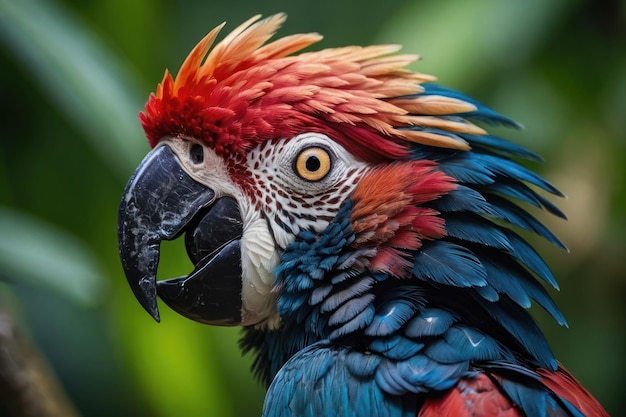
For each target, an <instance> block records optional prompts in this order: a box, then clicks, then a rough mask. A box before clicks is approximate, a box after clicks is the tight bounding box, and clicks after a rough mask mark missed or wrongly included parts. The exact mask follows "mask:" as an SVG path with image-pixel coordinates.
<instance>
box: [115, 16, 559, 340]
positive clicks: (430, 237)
mask: <svg viewBox="0 0 626 417" xmlns="http://www.w3.org/2000/svg"><path fill="white" fill-rule="evenodd" d="M284 19H285V17H284V16H283V15H276V16H272V17H269V18H267V19H264V20H259V17H258V16H257V17H253V18H252V19H250V20H248V21H247V22H245V23H244V24H242V25H241V26H239V27H238V28H236V29H235V30H234V31H233V32H232V33H230V34H228V35H227V36H226V37H225V38H224V39H223V40H222V41H220V42H219V43H217V44H216V45H215V46H213V47H212V45H213V43H214V41H215V39H216V37H217V36H218V33H219V32H220V30H221V28H222V26H223V25H222V26H219V27H217V28H216V29H214V30H213V31H211V32H210V33H209V34H208V35H207V36H206V37H205V38H204V39H203V40H202V41H201V42H200V43H199V44H198V45H197V46H196V47H195V48H194V49H193V50H192V52H191V53H190V54H189V56H188V57H187V58H186V60H185V61H184V63H183V64H182V66H181V68H180V70H179V72H178V74H177V76H176V77H173V76H172V75H171V74H170V73H168V72H167V71H166V73H165V76H164V78H163V81H162V82H161V83H160V84H159V86H158V87H157V91H156V94H153V95H151V96H150V98H149V100H148V102H147V104H146V107H145V111H144V112H142V113H141V114H140V120H141V124H142V126H143V128H144V130H145V133H146V136H147V138H148V141H149V143H150V145H151V147H152V148H153V149H152V151H151V152H150V153H149V154H148V155H147V156H146V157H145V159H144V160H143V162H141V164H140V165H139V167H138V168H137V170H136V171H135V173H134V174H133V176H132V178H131V180H130V181H129V183H128V185H127V187H126V189H125V191H124V194H123V198H122V202H121V205H120V209H119V221H118V234H119V248H120V255H121V259H122V263H123V267H124V270H125V273H126V277H127V279H128V282H129V284H130V286H131V288H132V289H133V292H134V294H135V296H136V297H137V299H138V300H139V302H140V303H141V304H142V306H143V307H144V308H145V309H146V310H147V311H148V312H149V313H150V314H151V315H152V317H154V318H155V319H156V320H159V311H158V307H157V295H158V296H159V297H160V298H161V299H162V300H163V301H165V303H166V304H168V305H169V306H170V307H171V308H173V309H174V310H176V311H177V312H179V313H180V314H182V315H184V316H186V317H188V318H191V319H193V320H197V321H200V322H203V323H209V324H217V325H257V326H261V327H263V326H266V327H269V328H272V327H276V326H277V325H278V323H279V314H278V310H277V298H278V297H279V295H280V294H281V291H283V289H284V288H285V287H286V286H296V287H297V286H298V285H301V286H303V287H304V286H306V285H308V284H307V281H306V280H303V281H302V282H284V280H283V281H281V282H279V281H280V280H277V271H280V270H282V271H284V270H285V265H284V264H285V262H287V260H286V259H285V258H284V255H285V253H286V251H288V249H289V248H296V247H297V245H298V244H299V243H300V242H302V241H306V240H307V239H318V238H320V236H324V238H328V239H330V240H332V242H330V241H329V243H328V251H331V250H335V251H337V253H341V254H342V255H341V256H343V257H342V258H341V259H342V262H343V263H342V268H343V269H342V270H343V271H346V274H350V272H349V271H351V270H353V269H355V268H356V269H364V268H365V269H367V270H368V271H371V272H372V273H373V274H374V275H376V274H378V273H380V274H382V275H385V276H394V277H397V278H399V279H404V278H407V277H409V276H411V275H413V274H414V275H420V274H421V277H422V279H424V280H431V281H437V280H439V281H442V282H441V284H442V285H444V284H447V285H451V283H452V284H454V280H455V279H457V278H456V277H455V275H454V272H455V269H456V268H457V267H456V266H455V264H454V262H457V263H458V265H459V268H460V269H463V268H465V267H466V265H465V264H464V263H463V262H467V263H468V265H469V266H468V267H467V270H468V271H469V272H470V274H469V275H472V273H473V272H475V270H477V269H479V267H478V266H477V265H478V264H479V263H480V262H478V261H477V259H476V257H474V255H472V254H471V253H469V250H467V251H466V252H464V251H463V250H461V249H460V248H461V247H460V246H459V245H458V243H459V242H461V241H468V242H472V243H471V244H475V245H477V246H479V245H483V246H485V247H488V246H489V247H490V245H498V244H499V245H500V247H499V248H497V249H498V250H499V251H508V252H509V257H510V258H517V259H520V257H522V258H524V257H526V258H524V259H522V261H525V262H526V263H528V261H527V260H528V259H529V257H530V255H526V254H521V255H520V254H519V253H516V252H515V247H516V244H515V245H514V244H512V243H507V242H509V241H515V242H517V240H515V239H514V238H512V237H511V238H510V239H508V240H507V239H506V238H505V237H506V236H505V235H506V233H505V232H501V231H500V229H499V228H498V226H496V225H494V224H493V223H480V224H485V226H484V227H485V230H487V228H489V230H490V231H493V232H494V233H495V232H496V231H497V232H498V234H497V236H496V237H495V238H494V240H495V241H497V240H499V243H492V242H491V241H485V239H487V238H486V237H485V236H482V235H481V233H480V232H479V231H478V232H477V231H475V230H474V229H476V228H474V229H471V230H470V229H468V230H464V229H463V227H461V226H460V224H462V222H463V221H464V220H469V218H470V217H472V218H474V217H475V218H476V219H478V218H479V217H480V218H481V219H482V218H483V217H484V216H492V217H495V218H498V219H500V220H503V221H508V222H511V223H514V224H517V225H519V226H521V227H523V228H527V229H531V230H534V231H536V232H538V233H540V234H543V235H544V236H547V237H548V238H549V239H551V240H555V239H556V238H553V236H552V235H550V234H549V232H547V231H546V230H545V228H542V227H541V226H540V225H538V223H536V222H533V221H531V220H527V219H526V217H525V216H524V215H523V214H521V213H522V212H521V211H516V210H515V209H514V208H513V206H512V205H510V204H508V203H506V202H504V200H505V199H504V198H502V197H501V195H513V197H517V198H522V199H524V200H527V201H529V200H533V201H530V202H532V203H534V202H537V204H541V205H544V206H547V207H548V208H550V209H551V210H553V211H556V209H554V208H553V206H551V205H549V206H548V205H547V204H548V203H546V201H544V200H545V199H540V200H538V199H537V198H541V197H535V196H536V194H535V193H534V192H533V191H526V190H527V189H528V190H530V189H529V188H528V187H526V186H525V185H524V184H523V182H531V183H534V184H536V185H538V186H539V187H542V188H545V189H547V190H548V191H550V192H556V190H554V189H553V188H551V186H550V185H549V184H547V183H545V182H544V181H543V180H541V179H539V177H537V176H534V175H532V174H531V173H530V172H529V171H526V170H524V169H523V168H522V167H520V166H518V165H516V164H514V163H513V162H512V161H511V160H510V159H509V158H508V156H522V157H529V158H534V155H533V154H531V153H530V152H528V151H526V150H524V149H523V148H521V147H517V146H515V145H512V144H510V143H508V142H505V141H503V140H501V139H499V138H496V137H493V136H490V135H488V134H487V132H486V131H485V130H484V129H483V128H481V127H479V126H477V125H476V124H474V123H472V121H471V120H482V121H487V122H494V123H499V124H504V125H508V126H515V123H514V122H512V121H511V120H509V119H507V118H505V117H503V116H500V115H498V114H497V113H495V112H493V111H492V110H490V109H488V108H486V107H484V106H482V105H481V104H480V103H478V102H475V101H473V100H471V99H469V98H467V97H466V96H464V95H462V94H460V93H457V92H455V91H453V90H447V89H444V88H443V87H439V86H437V85H435V84H432V82H433V81H434V78H433V77H431V76H428V75H424V74H419V73H416V72H414V71H411V70H409V69H407V65H408V64H410V63H411V62H413V61H415V60H416V59H417V56H414V55H400V54H396V52H397V50H398V47H396V46H393V45H381V46H370V47H356V46H349V47H342V48H335V49H325V50H321V51H317V52H304V53H299V54H295V53H297V52H300V51H301V50H302V49H304V48H306V47H309V46H310V45H311V44H314V43H315V42H318V41H319V40H320V39H321V37H320V36H319V35H317V34H297V35H292V36H286V37H283V38H280V39H277V40H274V41H269V40H270V38H271V37H272V36H273V34H274V33H275V31H276V30H277V29H278V28H279V26H280V25H281V23H282V22H283V21H284ZM294 54H295V55H294ZM492 186H493V187H494V189H493V190H490V188H489V187H492ZM496 186H497V187H498V189H495V187H496ZM524 187H525V188H524ZM519 190H522V191H519ZM499 208H500V209H499ZM498 209H499V210H498ZM477 221H478V220H477ZM485 222H486V221H485ZM333 228H335V229H336V231H335V232H333V230H335V229H333ZM474 233H475V234H474ZM484 234H485V235H486V234H487V233H486V232H485V233H484ZM183 235H184V239H185V243H186V247H187V252H188V255H189V258H190V259H191V261H192V262H193V264H194V266H195V267H194V269H193V271H191V272H190V273H189V274H188V275H185V276H182V277H178V278H173V279H167V280H162V281H158V282H157V280H156V273H157V267H158V262H159V246H160V243H161V242H162V241H163V240H171V239H176V238H178V237H181V236H183ZM444 238H445V239H447V240H446V245H447V246H446V248H448V249H450V250H451V252H450V253H454V254H455V255H458V259H462V260H463V261H459V260H458V259H457V260H456V261H454V262H452V264H450V263H448V264H447V266H444V267H441V268H439V269H438V268H437V267H436V266H435V264H436V263H437V262H444V261H441V260H440V261H438V260H437V259H436V257H435V253H436V251H435V249H433V248H436V247H434V246H432V245H431V246H430V248H431V249H430V252H429V254H428V255H429V259H431V262H433V263H432V264H428V263H427V262H422V263H421V264H420V266H416V265H417V264H416V263H415V257H416V254H418V253H421V252H422V249H424V245H425V243H427V242H438V241H443V240H444ZM481 239H482V240H483V241H482V242H481V241H480V240H481ZM505 241H506V242H505ZM468 245H469V244H468ZM438 249H439V250H440V251H441V249H442V248H441V247H439V248H438ZM486 250H487V249H484V250H483V252H484V251H486ZM292 252H293V251H292ZM518 252H519V251H518ZM329 253H330V252H329ZM350 253H353V254H358V256H356V255H355V256H352V257H350V256H349V255H347V254H350ZM476 253H478V252H476ZM481 253H482V252H481ZM431 255H432V256H431ZM302 256H306V255H302ZM329 256H330V255H329ZM448 256H451V255H448ZM455 259H456V258H455ZM533 259H535V258H534V257H533ZM444 263H445V262H444ZM429 265H430V266H429ZM537 265H539V266H537ZM318 266H319V265H318ZM534 266H535V269H539V270H541V269H542V268H543V264H539V261H536V262H535V264H534ZM480 268H483V266H480ZM532 268H533V266H532V265H531V269H532ZM483 269H484V270H486V269H487V266H484V268H483ZM323 270H324V268H323V265H322V267H321V271H322V272H320V274H323V273H324V272H323ZM440 271H442V272H440ZM472 271H473V272H472ZM486 273H487V272H484V274H483V273H482V272H481V273H475V274H474V278H475V280H477V281H480V280H484V279H485V277H486ZM539 274H543V275H544V276H548V274H549V273H548V272H545V271H544V272H541V271H540V272H539ZM483 275H485V277H483ZM474 278H472V277H471V276H470V277H469V278H467V279H468V280H470V281H471V280H472V279H474ZM546 279H550V278H549V277H548V278H546ZM370 284H371V283H370ZM470 284H472V285H473V284H476V282H473V283H471V282H470V283H469V284H467V285H468V286H469V285H470ZM368 285H369V284H368ZM371 285H373V284H371ZM476 285H477V286H479V287H484V286H485V285H483V284H482V283H478V284H476ZM458 286H462V285H460V284H459V285H458ZM318 295H319V294H318ZM320 296H321V295H320Z"/></svg>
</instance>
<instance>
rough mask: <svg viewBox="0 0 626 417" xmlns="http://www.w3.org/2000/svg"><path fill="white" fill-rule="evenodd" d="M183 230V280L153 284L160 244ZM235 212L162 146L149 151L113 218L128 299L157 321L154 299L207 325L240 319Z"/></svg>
mask: <svg viewBox="0 0 626 417" xmlns="http://www.w3.org/2000/svg"><path fill="white" fill-rule="evenodd" d="M184 232H187V236H186V245H187V252H188V254H189V257H190V258H191V260H192V261H193V262H194V265H195V266H196V267H195V269H194V271H193V272H192V273H191V274H190V275H189V276H187V277H179V278H174V279H171V280H166V281H161V282H159V283H158V285H157V281H156V273H157V267H158V263H159V249H160V244H161V241H162V240H172V239H175V238H177V237H178V236H180V235H181V234H182V233H184ZM242 232H243V226H242V221H241V216H240V214H239V208H238V206H237V203H236V202H235V200H233V199H232V198H229V197H223V198H219V199H216V198H215V192H214V191H213V190H211V189H210V188H208V187H206V186H204V185H202V184H200V183H198V182H197V181H195V180H194V179H193V178H191V177H190V176H189V174H187V173H186V172H185V170H184V169H183V167H182V166H181V164H180V162H179V160H178V158H177V157H176V155H175V154H174V152H173V151H172V149H171V148H170V147H169V146H167V145H161V146H159V147H157V148H155V149H154V150H153V151H152V152H150V153H149V154H148V155H147V156H146V157H145V158H144V160H143V161H142V162H141V164H140V165H139V166H138V167H137V169H136V170H135V172H134V173H133V175H132V177H131V179H130V181H129V182H128V184H127V185H126V189H125V190H124V194H123V197H122V201H121V203H120V208H119V213H118V244H119V252H120V258H121V261H122V266H123V268H124V272H125V274H126V279H127V280H128V283H129V284H130V287H131V289H132V290H133V293H134V294H135V297H136V298H137V300H138V301H139V303H140V304H141V305H142V306H143V308H145V309H146V311H147V312H148V313H150V315H151V316H152V317H153V318H154V319H155V320H156V321H159V320H160V318H159V309H158V306H157V300H156V296H157V286H158V294H159V296H160V297H161V298H162V299H163V300H164V301H165V302H166V303H167V304H168V305H169V306H170V307H171V308H173V309H174V310H176V311H177V312H178V313H180V314H182V315H183V316H186V317H188V318H191V319H193V320H196V321H201V322H204V323H210V324H226V325H228V324H237V323H238V322H240V321H241V253H240V249H239V239H240V238H241V235H242Z"/></svg>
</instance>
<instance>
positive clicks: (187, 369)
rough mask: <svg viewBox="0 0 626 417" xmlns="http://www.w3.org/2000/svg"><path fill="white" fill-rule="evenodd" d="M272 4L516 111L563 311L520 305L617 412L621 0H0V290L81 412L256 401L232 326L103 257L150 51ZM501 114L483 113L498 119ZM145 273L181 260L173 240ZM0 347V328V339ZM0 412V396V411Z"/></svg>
mask: <svg viewBox="0 0 626 417" xmlns="http://www.w3.org/2000/svg"><path fill="white" fill-rule="evenodd" d="M278 11H285V12H287V13H288V15H289V19H288V20H287V23H286V24H285V26H284V28H283V30H282V31H281V34H290V33H295V32H304V31H307V32H308V31H317V32H320V33H322V34H324V35H325V39H324V41H323V42H322V43H321V45H320V47H332V46H341V45H344V44H370V43H376V42H385V43H399V44H403V45H405V48H404V51H406V52H412V53H413V52H416V53H420V54H421V55H422V56H423V60H422V61H421V62H419V63H417V64H416V65H415V68H416V69H418V70H420V71H423V72H428V73H432V74H436V75H437V76H438V77H439V79H440V82H442V83H444V84H446V85H448V86H451V87H454V88H457V89H461V90H464V91H466V92H468V93H470V94H472V95H473V96H475V97H477V98H479V99H480V100H482V101H484V102H486V103H488V104H490V105H491V106H493V107H495V108H497V109H498V110H500V111H501V112H503V113H504V114H506V115H509V116H511V117H513V118H515V119H516V120H518V121H520V122H521V123H522V124H523V125H525V126H526V128H525V130H524V131H521V132H511V133H507V134H508V137H510V138H511V139H512V140H514V141H516V142H519V143H524V144H525V145H527V146H528V147H530V148H531V149H533V150H535V151H538V152H540V153H541V154H543V155H544V157H545V159H546V161H547V162H546V163H545V164H532V165H530V166H531V167H532V168H534V169H537V170H539V171H540V172H541V173H542V174H543V175H545V176H546V177H547V178H548V179H549V180H551V181H552V182H553V183H555V184H556V185H558V186H559V187H560V188H561V189H562V190H563V192H564V193H565V194H567V195H568V197H569V198H568V199H567V200H562V201H557V203H558V204H559V205H560V207H561V208H563V210H564V211H565V212H566V213H567V214H568V216H569V221H567V222H565V221H562V220H558V219H551V218H549V216H548V215H547V214H540V218H541V219H542V220H544V221H545V222H546V223H547V224H549V225H550V226H551V227H552V228H553V229H554V230H555V231H556V232H557V234H558V235H559V236H560V237H561V238H562V240H563V241H564V242H565V243H566V244H567V245H568V247H569V248H570V251H571V252H570V253H569V254H568V253H565V252H564V251H561V250H558V249H556V248H554V247H552V246H551V245H550V244H548V243H546V242H543V241H540V240H538V239H535V240H534V242H535V243H536V245H537V246H538V247H539V250H540V251H541V252H542V253H544V254H545V255H546V257H547V259H548V261H549V263H550V264H551V265H552V266H553V269H554V271H555V273H556V276H557V277H558V278H559V281H560V284H561V288H562V290H561V292H560V293H555V294H554V295H555V296H556V298H557V301H558V304H559V305H560V306H561V308H562V310H563V311H564V313H565V316H566V317H567V318H568V320H569V323H570V327H569V329H564V328H560V327H558V326H556V325H555V324H553V323H552V322H551V321H550V320H549V319H548V318H547V317H546V316H545V315H543V314H542V312H537V317H538V320H539V321H540V322H541V324H542V326H543V328H544V329H545V330H546V332H547V334H548V338H549V340H550V342H551V344H552V346H553V348H554V350H555V351H556V353H557V356H558V357H559V358H560V360H561V361H562V362H563V363H564V364H565V365H566V366H567V367H568V368H569V369H570V370H571V371H572V372H573V373H574V374H575V375H576V376H577V377H578V378H579V379H580V380H581V381H582V382H583V383H584V384H585V385H586V386H587V387H588V388H589V389H590V390H591V391H592V392H593V393H594V394H595V395H596V396H597V397H598V398H599V399H600V400H601V402H602V403H603V404H604V405H605V406H606V408H607V409H608V410H609V412H610V413H611V414H612V415H615V416H617V415H626V402H625V397H624V393H623V392H624V387H625V386H626V364H625V359H624V358H625V354H624V353H625V352H626V343H625V338H626V333H625V332H626V277H625V276H626V253H625V248H626V245H625V243H626V237H625V236H626V218H625V215H624V214H625V212H626V193H625V191H626V190H625V188H626V184H625V182H624V180H625V179H626V172H625V170H626V121H625V119H626V3H625V2H624V1H622V0H604V1H590V0H588V1H585V0H554V1H545V0H528V1H524V2H522V1H516V0H474V1H472V2H469V1H465V0H446V1H439V2H433V1H425V0H422V1H416V0H405V1H393V0H386V1H382V0H375V1H374V0H348V1H337V0H316V1H307V2H304V1H292V2H281V1H276V0H274V1H264V2H259V1H256V0H237V1H236V2H229V1H219V2H217V1H207V0H202V1H201V0H195V1H192V0H189V1H184V0H180V1H150V0H134V1H128V0H58V1H52V0H0V80H1V81H0V308H1V309H3V310H4V311H8V312H10V314H11V315H12V316H13V317H14V318H15V320H17V322H18V323H19V326H20V328H21V329H22V331H24V332H25V333H26V334H27V335H28V337H29V338H30V339H31V340H32V341H33V343H34V344H35V345H36V346H37V347H38V349H40V351H41V352H42V354H43V355H44V356H45V357H46V359H47V361H49V363H50V365H51V367H52V369H53V370H54V372H55V374H56V375H57V376H58V378H59V380H60V381H61V384H62V386H63V387H64V389H65V390H66V392H67V393H68V395H69V397H70V398H71V399H72V401H73V402H74V403H75V405H76V407H77V408H78V409H79V410H80V412H81V413H82V415H84V416H88V417H92V416H93V417H96V416H155V417H160V416H163V417H172V416H187V417H193V416H223V417H228V416H238V417H245V416H255V415H259V414H260V409H261V405H262V401H263V393H264V389H263V387H261V386H260V385H259V384H257V383H256V382H255V381H254V380H253V378H252V376H251V374H250V373H249V371H248V368H249V365H250V360H249V358H247V357H243V358H242V357H241V354H240V352H239V350H238V348H237V344H236V342H237V339H238V334H239V333H238V330H237V329H223V328H209V327H207V326H203V325H200V324H196V323H192V322H190V321H187V320H185V319H183V318H182V317H179V316H177V315H175V314H173V313H171V312H170V311H169V310H168V309H167V308H162V322H161V324H156V323H155V322H153V321H152V320H151V319H150V317H149V316H148V315H147V314H145V313H144V312H143V311H142V309H141V308H140V306H139V304H138V303H137V302H136V301H135V299H134V298H133V296H132V294H131V292H130V290H129V288H128V286H127V283H126V281H125V279H124V276H123V273H122V269H121V267H120V264H119V260H118V257H117V246H116V245H117V243H116V215H117V205H118V202H119V198H120V195H121V193H122V190H123V187H124V185H125V183H126V181H127V179H128V178H129V176H130V174H131V173H132V171H133V169H134V168H135V166H136V165H137V164H138V163H139V162H140V160H141V158H142V157H143V155H144V154H145V153H146V152H147V151H148V146H147V143H146V141H145V139H144V136H143V134H142V131H141V128H140V126H139V123H138V120H137V113H138V112H139V111H140V110H141V109H142V107H143V104H144V103H145V100H146V99H147V97H148V94H149V93H150V92H151V91H154V89H155V87H156V84H157V82H158V81H160V80H161V77H162V75H163V71H164V69H165V68H170V69H171V70H173V72H176V70H177V69H178V67H179V65H180V64H181V62H182V60H183V59H184V57H185V56H186V55H187V53H188V51H189V50H190V49H191V48H192V47H193V46H194V45H195V43H196V42H197V41H198V40H199V39H200V38H201V37H202V36H203V35H204V34H206V33H207V32H208V31H209V30H210V29H211V28H213V27H214V26H216V25H217V24H219V23H221V22H222V21H224V20H226V21H228V26H227V30H230V29H232V28H234V27H235V26H236V25H238V24H239V23H240V22H242V21H244V20H245V19H247V18H248V17H250V16H251V15H253V14H256V13H262V14H264V15H268V14H272V13H275V12H278ZM499 133H500V132H499ZM164 246H165V247H164V251H163V252H164V253H163V258H162V259H163V260H162V265H163V268H162V270H161V271H160V273H162V274H163V277H171V276H177V275H181V274H182V273H184V272H185V271H189V270H190V269H191V265H190V264H189V262H188V261H187V260H186V257H185V255H184V250H183V249H182V247H181V245H180V244H178V242H173V243H168V244H166V245H164ZM0 348H1V347H0ZM3 413H6V410H3V407H2V406H1V405H0V415H3Z"/></svg>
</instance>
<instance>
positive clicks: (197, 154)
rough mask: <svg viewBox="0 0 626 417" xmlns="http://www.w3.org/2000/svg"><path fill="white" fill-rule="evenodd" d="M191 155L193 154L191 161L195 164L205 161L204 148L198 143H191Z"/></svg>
mask: <svg viewBox="0 0 626 417" xmlns="http://www.w3.org/2000/svg"><path fill="white" fill-rule="evenodd" d="M189 155H190V156H191V162H193V163H194V164H200V163H202V161H204V149H202V146H200V145H198V144H197V143H196V144H193V145H191V150H190V151H189Z"/></svg>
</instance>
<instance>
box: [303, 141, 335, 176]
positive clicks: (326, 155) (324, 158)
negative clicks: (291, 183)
mask: <svg viewBox="0 0 626 417" xmlns="http://www.w3.org/2000/svg"><path fill="white" fill-rule="evenodd" d="M331 168H332V160H331V156H330V152H329V151H328V150H327V149H325V148H322V147H320V146H311V147H308V148H305V149H303V150H302V151H301V152H300V153H299V154H298V155H297V156H296V159H295V161H294V171H295V173H296V174H297V175H298V176H299V177H300V178H302V179H303V180H306V181H311V182H316V181H320V180H322V179H324V177H326V175H328V173H329V172H330V170H331Z"/></svg>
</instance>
